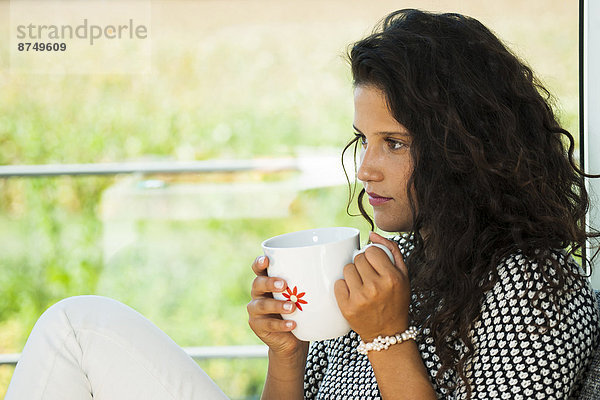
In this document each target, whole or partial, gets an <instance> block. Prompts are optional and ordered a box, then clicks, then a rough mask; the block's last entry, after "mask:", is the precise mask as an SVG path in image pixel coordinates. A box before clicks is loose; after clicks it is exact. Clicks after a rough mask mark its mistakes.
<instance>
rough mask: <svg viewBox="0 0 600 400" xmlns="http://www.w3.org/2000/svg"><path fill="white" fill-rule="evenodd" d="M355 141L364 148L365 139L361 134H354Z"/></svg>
mask: <svg viewBox="0 0 600 400" xmlns="http://www.w3.org/2000/svg"><path fill="white" fill-rule="evenodd" d="M354 135H355V136H356V140H358V142H359V143H360V144H361V146H363V147H365V146H366V145H367V138H366V137H365V135H363V134H362V133H355V134H354Z"/></svg>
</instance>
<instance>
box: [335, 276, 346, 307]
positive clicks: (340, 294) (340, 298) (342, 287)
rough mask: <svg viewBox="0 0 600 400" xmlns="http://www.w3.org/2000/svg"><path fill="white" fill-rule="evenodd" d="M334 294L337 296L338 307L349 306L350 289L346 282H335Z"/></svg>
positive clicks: (340, 280) (341, 280)
mask: <svg viewBox="0 0 600 400" xmlns="http://www.w3.org/2000/svg"><path fill="white" fill-rule="evenodd" d="M333 293H334V294H335V299H336V300H337V303H338V306H340V308H344V306H345V305H346V304H348V299H349V297H350V289H348V285H347V284H346V281H345V280H343V279H339V280H337V281H335V283H334V284H333Z"/></svg>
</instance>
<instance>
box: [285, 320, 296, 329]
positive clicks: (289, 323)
mask: <svg viewBox="0 0 600 400" xmlns="http://www.w3.org/2000/svg"><path fill="white" fill-rule="evenodd" d="M285 326H287V327H288V328H291V327H292V326H294V323H293V322H292V321H287V322H286V323H285Z"/></svg>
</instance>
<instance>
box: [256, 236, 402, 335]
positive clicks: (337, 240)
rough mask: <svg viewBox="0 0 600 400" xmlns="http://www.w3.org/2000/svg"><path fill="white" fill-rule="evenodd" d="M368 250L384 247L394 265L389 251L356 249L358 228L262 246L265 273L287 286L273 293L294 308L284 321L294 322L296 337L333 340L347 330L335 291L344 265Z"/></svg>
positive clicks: (272, 241)
mask: <svg viewBox="0 0 600 400" xmlns="http://www.w3.org/2000/svg"><path fill="white" fill-rule="evenodd" d="M369 246H377V247H379V248H381V249H383V250H384V251H385V252H386V254H387V255H388V257H389V258H390V260H391V261H392V262H394V257H393V255H392V253H391V252H390V251H389V249H387V248H386V247H385V246H383V245H380V244H370V245H368V246H366V247H365V248H364V249H362V250H358V249H359V247H360V239H359V230H358V229H355V228H346V227H336V228H318V229H309V230H304V231H298V232H292V233H286V234H283V235H279V236H275V237H272V238H270V239H267V240H265V241H264V242H263V243H262V247H263V251H264V253H265V256H267V257H268V258H269V267H268V268H267V273H268V275H269V276H276V277H279V278H282V279H284V280H285V281H286V282H287V288H286V290H285V291H284V292H282V293H273V297H274V298H275V299H278V300H286V301H292V302H293V303H295V304H296V310H295V311H294V312H293V313H291V314H282V317H283V318H284V319H286V320H293V321H295V322H296V328H295V329H294V330H293V331H292V333H293V334H294V335H295V336H296V337H297V338H298V339H300V340H305V341H314V340H325V339H332V338H336V337H339V336H342V335H345V334H346V333H348V332H349V331H350V325H349V324H348V321H346V319H345V318H344V317H343V315H342V313H341V311H340V309H339V307H338V304H337V301H336V299H335V293H334V289H333V287H334V284H335V282H336V281H337V280H339V279H343V278H344V275H343V269H344V266H345V265H346V264H349V263H351V262H353V260H354V257H355V256H357V255H358V254H360V253H362V252H364V251H365V249H366V248H368V247H369Z"/></svg>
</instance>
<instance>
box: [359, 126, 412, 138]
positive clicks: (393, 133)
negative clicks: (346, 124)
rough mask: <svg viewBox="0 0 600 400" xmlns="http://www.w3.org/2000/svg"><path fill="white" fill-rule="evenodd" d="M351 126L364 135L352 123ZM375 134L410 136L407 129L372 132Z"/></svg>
mask: <svg viewBox="0 0 600 400" xmlns="http://www.w3.org/2000/svg"><path fill="white" fill-rule="evenodd" d="M352 127H353V128H354V130H355V131H356V132H358V133H360V134H361V135H364V133H362V132H361V130H360V129H358V128H357V127H356V126H355V125H354V124H353V125H352ZM374 134H375V135H400V136H407V137H408V136H410V133H408V131H381V132H374Z"/></svg>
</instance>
